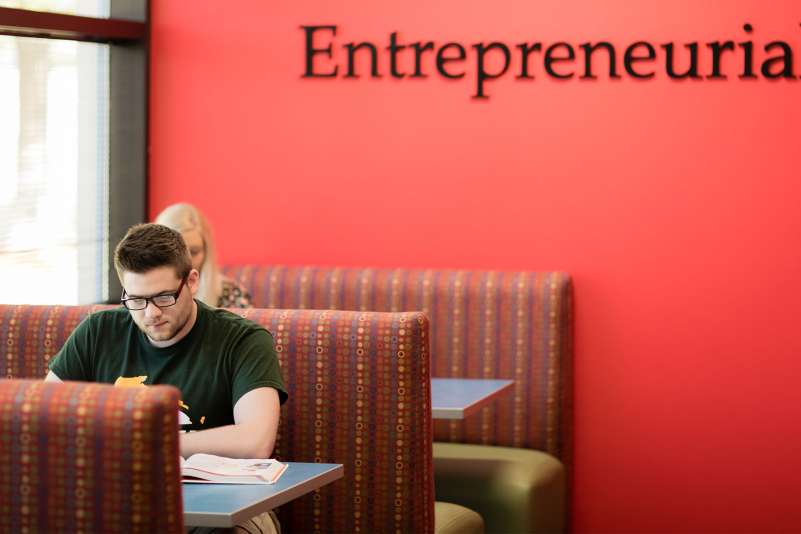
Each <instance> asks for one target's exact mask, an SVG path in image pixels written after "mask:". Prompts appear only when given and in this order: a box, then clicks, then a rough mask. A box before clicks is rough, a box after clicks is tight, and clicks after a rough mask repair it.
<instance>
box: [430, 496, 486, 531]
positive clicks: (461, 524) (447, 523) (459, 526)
mask: <svg viewBox="0 0 801 534" xmlns="http://www.w3.org/2000/svg"><path fill="white" fill-rule="evenodd" d="M434 533H435V534H484V520H483V519H481V516H480V515H478V514H477V513H476V512H474V511H473V510H470V509H468V508H465V507H464V506H459V505H458V504H453V503H450V502H441V501H437V502H435V503H434Z"/></svg>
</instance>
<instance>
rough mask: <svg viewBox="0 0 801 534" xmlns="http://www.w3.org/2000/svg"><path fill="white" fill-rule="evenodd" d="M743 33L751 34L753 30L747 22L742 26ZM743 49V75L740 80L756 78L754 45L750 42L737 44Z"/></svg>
mask: <svg viewBox="0 0 801 534" xmlns="http://www.w3.org/2000/svg"><path fill="white" fill-rule="evenodd" d="M743 30H745V33H751V32H752V31H754V28H753V27H752V26H751V25H750V24H748V23H747V22H746V23H745V24H744V25H743ZM737 44H738V45H739V46H740V48H742V49H743V73H742V74H740V78H756V75H755V74H754V43H752V42H751V41H743V42H742V43H737Z"/></svg>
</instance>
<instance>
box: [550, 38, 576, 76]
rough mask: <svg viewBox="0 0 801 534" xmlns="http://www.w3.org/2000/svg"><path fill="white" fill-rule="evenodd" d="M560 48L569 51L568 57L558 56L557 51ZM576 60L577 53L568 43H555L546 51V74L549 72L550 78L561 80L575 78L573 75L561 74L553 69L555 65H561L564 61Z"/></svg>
mask: <svg viewBox="0 0 801 534" xmlns="http://www.w3.org/2000/svg"><path fill="white" fill-rule="evenodd" d="M560 48H564V49H565V50H567V55H566V56H557V55H556V51H557V50H558V49H560ZM575 58H576V53H575V51H574V50H573V47H572V46H570V45H569V44H568V43H564V42H559V43H554V44H552V45H551V46H549V47H548V49H547V50H546V51H545V72H547V73H548V74H549V75H550V76H553V77H554V78H559V79H562V80H566V79H569V78H572V77H573V73H572V72H570V73H568V74H560V73H558V72H556V71H555V70H554V68H553V66H554V63H560V62H563V61H573V60H574V59H575Z"/></svg>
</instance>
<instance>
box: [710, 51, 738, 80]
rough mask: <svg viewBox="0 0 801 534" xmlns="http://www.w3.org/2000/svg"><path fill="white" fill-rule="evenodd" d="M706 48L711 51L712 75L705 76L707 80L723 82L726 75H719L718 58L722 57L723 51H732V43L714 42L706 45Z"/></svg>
mask: <svg viewBox="0 0 801 534" xmlns="http://www.w3.org/2000/svg"><path fill="white" fill-rule="evenodd" d="M706 46H708V47H709V48H710V49H711V50H712V74H710V75H709V76H707V78H709V79H710V80H719V79H723V80H725V79H726V75H725V74H721V73H720V58H721V56H723V52H724V51H726V50H729V51H733V50H734V41H726V42H725V43H720V42H719V41H715V42H714V43H706Z"/></svg>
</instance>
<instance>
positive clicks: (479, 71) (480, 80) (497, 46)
mask: <svg viewBox="0 0 801 534" xmlns="http://www.w3.org/2000/svg"><path fill="white" fill-rule="evenodd" d="M473 48H475V49H476V54H477V58H476V94H474V95H473V98H487V97H486V96H485V95H484V82H485V81H486V80H494V79H495V78H499V77H501V76H503V75H504V74H505V73H506V71H507V70H508V69H509V61H510V60H511V59H512V57H511V56H512V55H511V53H510V52H509V48H508V47H507V46H506V45H505V44H503V43H499V42H497V41H493V42H491V43H490V44H488V45H487V46H484V43H476V44H474V45H473ZM490 50H500V51H501V53H503V58H504V60H503V68H502V69H501V70H500V72H494V73H489V72H487V69H485V68H484V56H485V54H486V53H487V52H489V51H490Z"/></svg>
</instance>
